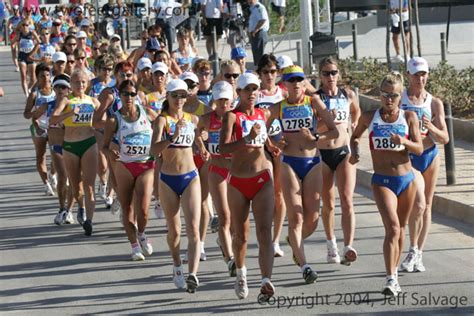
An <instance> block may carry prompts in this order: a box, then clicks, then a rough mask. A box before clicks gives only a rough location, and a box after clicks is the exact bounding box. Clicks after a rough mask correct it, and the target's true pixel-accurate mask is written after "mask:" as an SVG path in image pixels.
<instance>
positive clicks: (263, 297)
mask: <svg viewBox="0 0 474 316" xmlns="http://www.w3.org/2000/svg"><path fill="white" fill-rule="evenodd" d="M274 294H275V287H274V286H273V284H272V281H270V279H268V278H264V279H262V286H261V287H260V294H258V298H257V300H258V302H259V303H260V304H262V303H264V302H268V300H269V299H270V298H271V297H272V296H273V295H274Z"/></svg>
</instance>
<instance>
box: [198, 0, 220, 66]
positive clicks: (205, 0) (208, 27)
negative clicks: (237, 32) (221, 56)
mask: <svg viewBox="0 0 474 316" xmlns="http://www.w3.org/2000/svg"><path fill="white" fill-rule="evenodd" d="M201 6H202V12H203V17H204V19H203V20H202V24H203V25H204V36H205V37H206V50H207V54H208V55H209V59H213V58H212V57H213V56H215V54H216V52H217V50H218V47H219V38H220V37H221V36H222V29H223V26H224V20H223V18H222V12H223V10H224V2H223V1H222V0H201ZM214 27H215V28H216V47H214V49H215V51H213V49H212V30H213V29H214Z"/></svg>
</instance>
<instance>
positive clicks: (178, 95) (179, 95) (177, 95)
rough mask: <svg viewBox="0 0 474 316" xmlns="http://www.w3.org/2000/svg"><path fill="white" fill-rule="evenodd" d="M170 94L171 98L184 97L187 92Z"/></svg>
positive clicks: (186, 95)
mask: <svg viewBox="0 0 474 316" xmlns="http://www.w3.org/2000/svg"><path fill="white" fill-rule="evenodd" d="M170 96H171V97H172V98H176V99H186V98H187V97H188V94H187V93H178V92H171V93H170Z"/></svg>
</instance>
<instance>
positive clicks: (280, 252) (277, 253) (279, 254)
mask: <svg viewBox="0 0 474 316" xmlns="http://www.w3.org/2000/svg"><path fill="white" fill-rule="evenodd" d="M284 255H285V253H284V252H283V250H281V248H280V244H279V243H274V244H273V256H274V257H283V256H284Z"/></svg>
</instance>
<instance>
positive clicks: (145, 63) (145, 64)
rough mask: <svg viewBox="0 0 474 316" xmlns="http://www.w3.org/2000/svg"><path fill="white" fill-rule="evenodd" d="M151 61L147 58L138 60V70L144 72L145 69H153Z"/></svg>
mask: <svg viewBox="0 0 474 316" xmlns="http://www.w3.org/2000/svg"><path fill="white" fill-rule="evenodd" d="M151 67H152V65H151V60H150V59H149V58H146V57H142V58H140V59H139V60H138V64H137V68H138V70H139V71H142V70H143V69H145V68H150V69H151Z"/></svg>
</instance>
